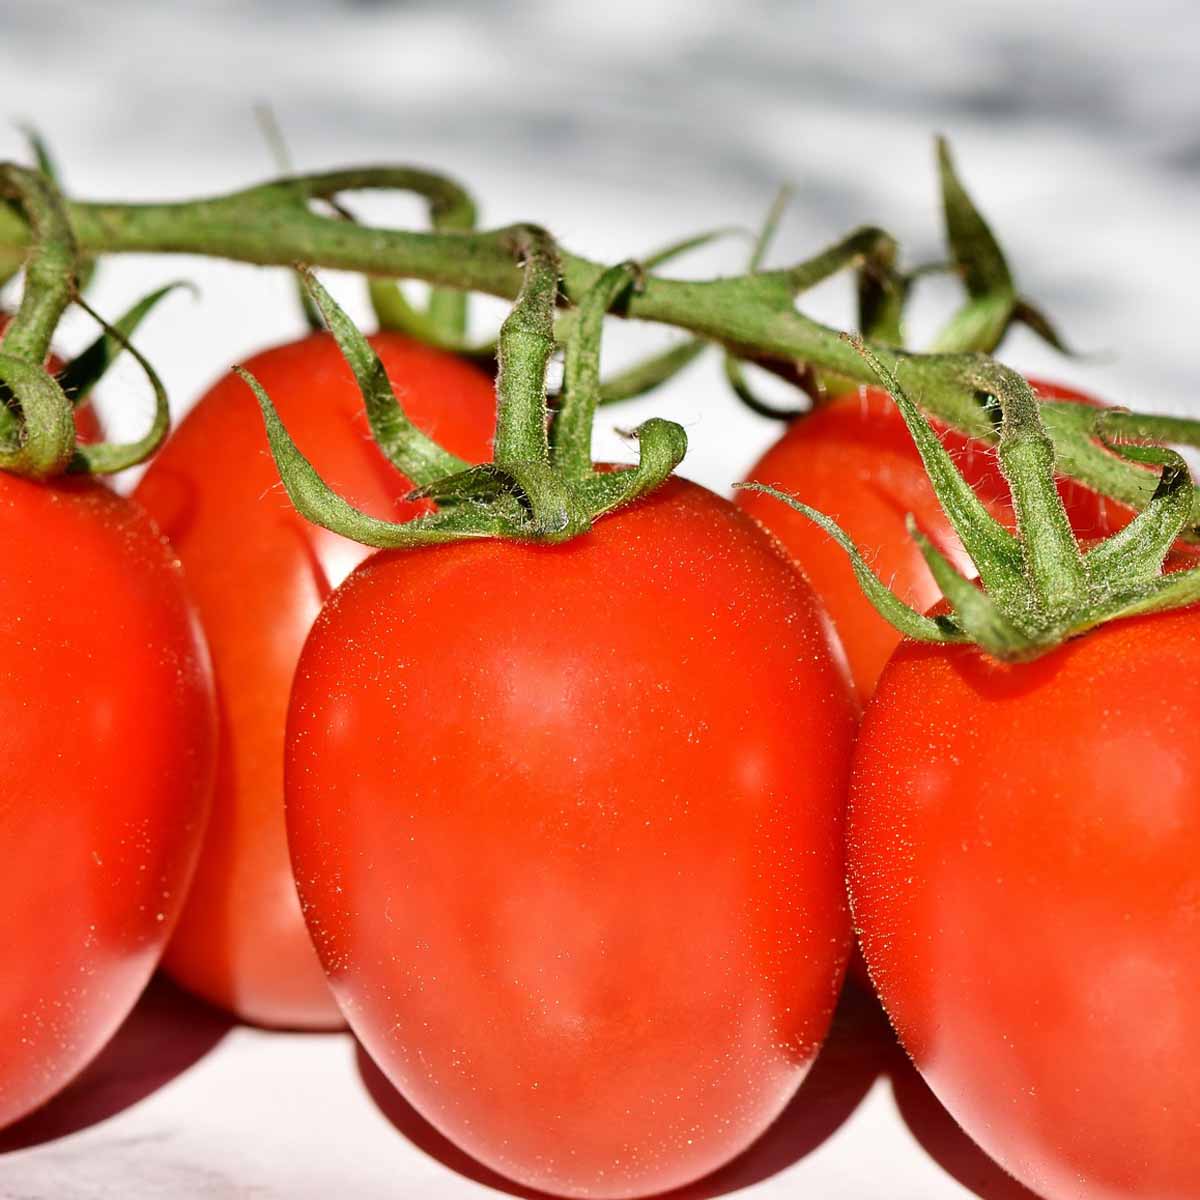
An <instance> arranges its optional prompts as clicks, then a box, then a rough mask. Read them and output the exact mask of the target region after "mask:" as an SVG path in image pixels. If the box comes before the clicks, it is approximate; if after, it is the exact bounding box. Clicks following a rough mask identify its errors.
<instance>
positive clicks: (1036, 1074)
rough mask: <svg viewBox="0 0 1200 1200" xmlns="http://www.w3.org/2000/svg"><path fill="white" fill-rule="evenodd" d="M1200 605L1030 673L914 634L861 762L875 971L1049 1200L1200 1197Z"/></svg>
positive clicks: (1131, 623)
mask: <svg viewBox="0 0 1200 1200" xmlns="http://www.w3.org/2000/svg"><path fill="white" fill-rule="evenodd" d="M1198 716H1200V610H1197V609H1195V608H1193V609H1189V610H1185V611H1182V612H1179V613H1173V614H1168V615H1156V616H1152V617H1142V618H1136V619H1131V620H1128V621H1123V622H1119V623H1117V624H1113V625H1110V626H1106V627H1104V628H1102V629H1100V630H1096V631H1093V632H1092V633H1089V634H1087V635H1086V636H1084V637H1081V638H1078V639H1075V640H1073V641H1070V642H1068V643H1066V644H1065V645H1064V646H1062V647H1060V648H1059V649H1057V650H1055V651H1053V652H1051V653H1050V654H1047V655H1046V656H1044V657H1043V658H1040V659H1038V660H1036V661H1034V662H1030V663H1024V664H1019V665H1009V666H1005V665H1001V664H998V663H996V662H994V661H989V660H987V659H986V657H985V656H984V655H982V654H981V653H980V652H979V651H977V650H975V649H974V648H970V647H932V646H918V645H916V644H913V643H910V642H906V643H904V644H903V645H902V646H901V648H900V649H899V651H898V652H897V653H896V655H895V657H894V658H893V659H892V660H891V662H889V664H888V665H887V667H886V668H885V669H884V672H883V674H882V675H881V677H880V680H879V686H878V689H877V691H876V693H875V695H874V697H873V699H872V700H871V703H870V704H869V705H868V708H867V712H866V716H865V719H864V722H863V725H862V729H861V733H860V736H859V740H858V744H857V749H856V753H855V759H854V766H853V777H852V787H851V811H850V818H849V829H848V840H849V875H850V887H851V896H852V902H853V908H854V914H855V924H856V927H857V929H858V933H859V940H860V944H861V946H862V948H863V952H864V954H865V956H866V959H867V963H868V965H869V967H870V969H871V974H872V978H873V979H874V982H875V985H876V988H877V990H878V992H879V995H880V997H881V999H882V1000H883V1003H884V1006H885V1008H886V1009H887V1011H888V1013H889V1014H890V1016H891V1018H892V1020H893V1022H894V1024H895V1026H896V1029H897V1031H898V1033H899V1034H900V1037H901V1040H902V1041H903V1043H904V1045H905V1047H906V1049H907V1050H908V1051H909V1053H910V1054H911V1055H912V1057H913V1059H914V1061H915V1062H916V1064H917V1066H918V1067H919V1068H920V1070H921V1072H922V1074H924V1076H925V1078H926V1080H927V1081H928V1082H929V1084H930V1086H931V1087H932V1088H933V1090H934V1091H935V1092H936V1093H937V1095H938V1097H939V1099H940V1100H941V1101H942V1103H943V1104H945V1106H946V1107H947V1108H948V1109H949V1111H950V1112H951V1114H952V1115H953V1116H954V1117H955V1119H956V1120H957V1121H958V1122H959V1123H960V1124H961V1125H962V1126H963V1128H964V1129H965V1130H966V1131H967V1132H968V1133H969V1134H970V1135H971V1136H972V1137H974V1138H975V1139H976V1140H977V1141H978V1142H979V1143H980V1145H982V1146H983V1148H984V1149H985V1150H987V1151H988V1153H990V1154H991V1155H992V1156H993V1157H995V1158H996V1159H997V1161H998V1162H1000V1164H1001V1165H1002V1166H1004V1167H1005V1168H1007V1169H1008V1170H1009V1171H1010V1172H1011V1173H1012V1174H1014V1175H1016V1176H1017V1177H1018V1178H1019V1179H1020V1180H1022V1182H1024V1183H1026V1184H1028V1185H1029V1186H1030V1187H1031V1188H1033V1189H1034V1190H1035V1191H1036V1192H1037V1193H1038V1195H1040V1196H1043V1197H1045V1198H1046V1200H1083V1198H1084V1197H1086V1198H1087V1200H1131V1198H1133V1197H1144V1198H1146V1200H1151V1198H1152V1200H1184V1198H1185V1197H1195V1196H1197V1195H1200V1022H1197V1021H1196V1019H1195V1018H1196V997H1197V996H1198V995H1200V936H1198V935H1200V739H1197V737H1196V733H1195V729H1196V722H1197V718H1198Z"/></svg>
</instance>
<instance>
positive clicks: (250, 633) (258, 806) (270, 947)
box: [136, 334, 496, 1028]
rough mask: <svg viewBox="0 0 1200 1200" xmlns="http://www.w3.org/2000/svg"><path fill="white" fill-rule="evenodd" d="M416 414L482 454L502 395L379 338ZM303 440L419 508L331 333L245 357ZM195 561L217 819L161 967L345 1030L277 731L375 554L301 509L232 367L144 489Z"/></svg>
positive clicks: (251, 1015) (467, 369) (186, 562)
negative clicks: (308, 887) (212, 720)
mask: <svg viewBox="0 0 1200 1200" xmlns="http://www.w3.org/2000/svg"><path fill="white" fill-rule="evenodd" d="M371 341H372V343H373V345H374V346H375V349H376V351H377V352H378V353H379V354H380V356H381V358H382V360H383V363H384V366H385V367H386V369H387V371H388V375H389V377H390V378H391V379H392V381H393V383H394V385H395V387H396V391H397V394H398V395H399V396H400V398H401V400H402V401H403V403H404V405H405V407H406V409H407V411H408V413H409V415H410V416H411V417H412V419H413V420H414V421H415V422H416V423H417V424H418V425H420V426H421V427H422V428H424V429H425V430H426V431H427V432H429V433H431V434H433V435H434V436H435V437H437V438H438V439H439V440H440V441H441V442H442V443H443V444H444V445H445V446H446V447H447V449H449V450H452V451H454V452H456V453H458V454H459V455H461V456H463V457H465V458H470V459H472V460H473V461H479V460H481V459H483V458H486V457H488V451H489V442H490V438H491V434H492V429H493V426H494V420H495V417H494V413H495V403H496V400H495V393H494V391H493V387H492V382H491V380H490V379H489V378H488V377H487V376H486V375H485V374H484V373H483V372H481V371H478V370H477V369H475V368H474V367H472V366H470V365H469V364H467V363H465V362H463V361H462V360H460V359H457V358H454V357H453V356H451V355H448V354H444V353H442V352H440V351H436V350H432V349H430V348H428V347H426V346H422V345H420V344H419V343H417V342H413V341H411V340H409V339H407V338H403V337H400V336H398V335H396V334H380V335H377V336H376V337H374V338H372V339H371ZM246 365H247V367H248V368H249V369H250V370H251V371H252V372H253V373H254V374H255V375H256V376H257V377H258V378H259V379H260V380H261V381H262V382H263V384H264V385H265V386H266V388H267V390H268V391H269V392H270V394H271V396H272V398H273V399H274V401H275V403H276V405H277V407H278V409H279V412H280V414H281V415H282V417H283V420H284V421H285V422H286V423H287V426H288V429H289V430H290V431H291V433H292V435H293V436H294V437H295V439H296V441H297V443H298V444H299V446H300V448H301V449H302V450H303V451H304V452H305V453H306V454H307V455H308V456H309V458H310V459H311V460H312V462H313V463H314V464H315V466H316V467H317V469H318V470H319V471H321V472H322V473H323V474H324V475H325V476H326V478H327V479H328V480H329V482H330V483H331V484H332V485H333V486H334V487H335V488H336V489H337V490H338V491H339V492H341V493H342V494H343V495H345V496H347V497H348V498H349V499H351V500H352V501H353V502H354V503H355V504H357V505H359V506H360V507H362V508H365V509H366V510H367V511H369V512H371V513H373V514H374V515H375V516H378V517H387V518H392V519H402V518H404V517H411V516H414V515H416V513H417V512H419V511H421V510H420V508H419V507H418V506H417V505H416V504H413V503H406V502H405V501H404V499H403V497H404V495H405V493H406V492H408V491H409V490H410V487H411V485H410V484H409V483H408V482H407V481H406V480H405V479H404V478H403V477H402V476H401V475H399V474H398V473H397V472H396V471H395V470H394V469H393V468H392V467H391V466H390V465H389V464H388V463H387V461H386V460H385V459H384V457H383V455H382V454H381V453H380V451H379V450H378V449H377V447H376V446H375V443H374V442H373V441H372V439H371V432H370V429H369V427H368V425H367V422H366V417H365V414H364V411H363V402H362V398H361V396H360V394H359V391H358V388H357V386H356V385H355V382H354V377H353V376H352V374H351V373H350V369H349V367H347V365H346V363H345V362H344V361H343V359H342V356H341V355H340V354H339V352H338V350H337V347H336V345H335V344H334V342H333V340H332V338H330V337H328V336H327V335H316V336H312V337H307V338H304V339H302V340H301V341H298V342H294V343H291V344H289V345H285V346H279V347H276V348H274V349H272V350H267V351H266V352H265V353H262V354H259V355H257V356H256V357H255V358H253V359H251V360H250V361H249V362H248V363H247V364H246ZM136 496H137V499H138V500H139V501H141V502H142V503H143V504H144V505H145V506H146V507H147V508H148V509H149V510H150V512H151V513H152V514H153V515H154V517H155V518H156V519H157V520H158V522H159V524H160V525H161V526H162V528H163V530H164V532H165V533H166V534H167V536H168V538H169V539H170V540H171V544H172V545H173V546H174V547H175V549H176V551H177V552H178V554H179V556H180V558H181V559H182V561H183V567H184V573H185V575H186V576H187V580H188V585H189V587H190V588H191V591H192V593H193V595H194V597H195V600H196V604H197V607H198V608H199V610H200V616H201V619H202V620H203V623H204V627H205V632H206V633H207V635H208V640H209V645H210V646H211V649H212V655H213V662H214V666H215V670H216V677H217V689H218V700H219V705H220V717H221V734H222V740H221V747H220V759H219V768H218V775H217V791H216V798H215V802H214V808H213V818H212V822H211V824H210V827H209V833H208V836H207V839H206V841H205V847H204V853H203V856H202V858H201V862H200V867H199V870H198V871H197V873H196V880H195V884H194V885H193V888H192V892H191V896H190V899H189V902H188V906H187V908H186V910H185V912H184V915H183V919H182V920H181V922H180V925H179V929H178V931H177V932H176V935H175V938H174V940H173V941H172V943H171V946H170V948H169V950H168V952H167V957H166V962H165V965H166V968H167V970H168V971H169V972H170V974H171V975H172V976H173V977H174V978H175V979H176V980H178V982H179V983H181V984H182V985H183V986H184V987H186V988H189V989H190V990H191V991H193V992H196V993H197V994H198V995H200V996H203V997H204V998H205V999H206V1000H209V1001H211V1002H212V1003H215V1004H218V1005H220V1006H221V1007H223V1008H226V1009H229V1010H231V1011H233V1012H235V1013H237V1014H238V1015H239V1016H241V1017H242V1018H244V1019H245V1020H248V1021H253V1022H256V1023H258V1024H262V1025H271V1026H285V1027H298V1028H306V1027H307V1028H322V1027H333V1026H337V1025H340V1024H341V1023H342V1018H341V1016H340V1014H339V1013H338V1010H337V1006H336V1005H335V1004H334V1002H333V999H332V997H331V996H330V994H329V988H328V985H327V984H326V982H325V977H324V975H323V974H322V972H321V969H320V966H319V964H318V962H317V959H316V956H315V955H314V954H313V950H312V945H311V943H310V941H309V938H308V935H307V933H306V932H305V929H304V922H303V920H302V918H301V916H300V906H299V904H298V903H297V900H296V889H295V884H294V883H293V881H292V873H291V867H290V864H289V862H288V856H287V839H286V833H285V829H284V820H283V730H284V718H285V716H286V712H287V702H288V693H289V691H290V689H291V685H292V674H293V671H294V670H295V666H296V659H297V658H298V657H299V654H300V647H301V646H302V645H303V643H304V638H305V636H306V635H307V633H308V630H309V628H310V626H311V625H312V622H313V619H314V618H315V617H316V615H317V612H318V610H319V609H320V607H321V604H322V602H323V601H324V600H325V597H326V596H327V595H328V594H329V592H330V591H331V590H332V588H333V587H334V586H336V585H337V584H338V583H339V582H341V580H342V579H343V578H344V577H345V575H346V574H347V573H348V572H349V571H350V569H351V568H352V567H353V566H354V565H355V564H356V563H358V562H359V561H360V560H361V559H362V558H363V557H364V556H365V555H366V554H367V553H368V550H367V549H366V548H365V547H363V546H360V545H358V544H357V543H355V542H351V541H348V540H346V539H345V538H342V537H338V536H337V535H336V534H332V533H329V532H327V531H326V530H324V529H318V528H317V527H316V526H313V525H310V524H308V522H306V521H304V520H303V519H302V518H301V517H299V516H298V515H297V514H296V512H295V510H294V509H293V508H292V506H291V503H290V501H289V500H288V498H287V496H286V494H285V493H284V491H283V487H282V485H281V484H280V482H279V476H278V473H277V472H276V470H275V465H274V463H273V462H272V461H271V455H270V453H269V451H268V449H267V441H266V436H265V434H264V433H263V427H262V420H261V418H260V416H259V413H258V409H257V407H256V405H255V404H254V401H253V399H252V397H251V396H250V394H249V393H248V392H247V390H246V386H245V384H243V383H242V382H241V381H240V380H239V379H237V378H236V377H235V376H233V375H230V376H228V377H227V378H226V379H224V380H222V381H221V382H219V383H218V384H217V385H216V386H215V387H214V388H212V390H211V391H209V392H208V393H207V395H205V396H204V397H203V398H202V399H201V400H200V402H199V403H198V404H197V405H196V407H195V408H194V409H193V410H192V411H191V412H190V413H189V414H188V416H187V417H186V418H185V419H184V421H183V422H182V423H181V424H180V426H179V428H178V429H177V430H176V431H175V433H174V435H173V436H172V437H171V439H170V440H169V441H168V443H167V445H166V446H165V447H164V449H163V450H162V452H161V453H160V454H159V455H158V457H157V458H156V459H155V460H154V462H153V464H152V465H151V467H150V469H149V471H147V473H146V475H145V477H144V479H143V480H142V483H141V485H140V486H139V487H138V489H137V492H136Z"/></svg>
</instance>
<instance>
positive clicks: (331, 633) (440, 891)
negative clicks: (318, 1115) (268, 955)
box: [287, 480, 853, 1197]
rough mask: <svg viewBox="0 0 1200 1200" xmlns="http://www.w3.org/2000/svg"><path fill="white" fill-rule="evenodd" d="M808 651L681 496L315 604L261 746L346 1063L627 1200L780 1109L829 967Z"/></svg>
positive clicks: (824, 680)
mask: <svg viewBox="0 0 1200 1200" xmlns="http://www.w3.org/2000/svg"><path fill="white" fill-rule="evenodd" d="M596 614H603V616H604V617H606V618H608V619H607V620H606V621H605V623H604V626H603V631H602V632H601V631H600V630H599V629H597V628H596V627H595V626H594V625H593V624H592V622H593V620H594V618H595V616H596ZM827 638H828V635H827V631H826V627H825V625H824V622H823V618H822V614H821V613H820V610H819V608H818V606H817V605H816V603H815V601H814V600H813V597H812V595H811V592H810V590H809V589H808V587H807V585H806V584H805V583H804V581H803V579H802V578H801V577H800V575H799V573H798V572H796V571H794V570H793V569H792V568H791V566H790V565H789V564H788V563H787V561H786V560H785V558H784V557H783V556H782V555H781V554H779V553H778V551H777V549H776V548H775V547H774V546H773V545H772V544H771V542H770V540H769V539H767V538H764V537H763V536H762V535H761V533H760V532H759V531H758V530H757V529H756V528H755V527H754V525H753V523H752V522H750V521H749V520H748V519H746V518H744V517H742V516H740V515H739V514H738V513H737V510H736V509H734V508H733V506H732V505H730V504H729V503H728V502H726V501H724V500H721V499H720V498H719V497H716V496H714V495H713V494H712V493H710V492H707V491H705V490H704V489H702V488H699V487H697V486H695V485H693V484H689V483H686V482H683V481H681V480H674V481H671V482H669V483H668V484H667V485H665V486H664V487H663V488H661V489H660V490H659V491H658V492H656V493H655V494H654V495H653V496H651V497H650V498H648V499H647V500H645V501H643V502H640V503H638V504H636V505H634V506H631V507H630V508H628V509H625V510H623V511H621V512H619V513H617V514H614V515H611V516H609V517H606V518H605V519H604V520H602V521H600V522H599V523H598V524H597V525H596V527H595V528H594V529H593V530H592V531H591V532H590V533H589V534H587V535H586V536H584V537H582V538H579V539H577V540H575V541H573V542H571V543H569V544H567V545H563V546H557V547H547V546H516V545H512V544H501V543H496V542H473V543H459V544H455V545H450V546H441V547H437V548H431V549H422V550H417V551H409V552H406V553H396V552H385V553H381V554H378V555H376V556H375V557H373V558H371V559H369V560H368V561H367V562H366V563H364V564H363V565H362V566H361V567H359V568H358V569H357V570H356V571H355V572H354V574H353V575H351V576H350V578H349V579H348V580H347V582H346V583H345V584H344V585H343V586H342V587H341V588H340V589H339V590H338V591H337V592H336V593H335V594H334V595H333V597H332V598H331V599H330V601H329V602H328V604H326V606H325V608H324V610H323V611H322V613H321V616H320V617H319V618H318V620H317V623H316V625H315V626H314V628H313V632H312V634H311V635H310V637H309V640H308V642H307V644H306V645H305V648H304V653H303V655H302V657H301V662H300V666H299V669H298V670H297V675H296V684H295V688H294V691H293V697H292V707H291V711H290V715H289V724H288V758H287V817H288V832H289V840H290V845H291V851H292V857H293V863H294V866H295V870H296V880H297V886H298V889H299V892H300V896H301V900H302V903H303V905H304V909H305V915H306V918H307V920H308V922H309V927H310V929H311V931H312V934H313V939H314V942H315V944H316V946H317V949H318V952H319V953H320V955H321V958H322V960H323V962H324V964H325V967H326V970H327V971H328V972H329V975H330V978H331V980H332V984H333V988H334V991H335V993H336V994H337V997H338V1000H339V1002H340V1003H341V1005H342V1008H343V1010H344V1011H345V1013H346V1016H347V1019H348V1021H349V1022H350V1025H351V1027H352V1028H353V1030H354V1032H355V1033H356V1034H357V1036H358V1037H359V1039H360V1040H361V1041H362V1043H363V1045H364V1046H365V1047H366V1048H367V1050H368V1051H369V1052H370V1053H371V1055H372V1056H373V1057H374V1059H375V1060H376V1062H377V1063H378V1064H379V1065H380V1066H381V1067H382V1069H383V1070H384V1072H385V1073H386V1074H387V1075H388V1076H389V1078H390V1079H391V1080H392V1082H393V1083H394V1084H395V1085H396V1086H397V1087H398V1088H399V1089H400V1090H401V1091H402V1092H403V1093H404V1095H405V1097H406V1098H407V1099H408V1100H409V1101H410V1102H411V1103H412V1104H413V1105H414V1106H415V1107H416V1108H417V1109H418V1110H419V1111H421V1112H422V1113H423V1114H424V1115H425V1116H426V1117H427V1118H428V1119H429V1120H430V1121H431V1122H432V1123H433V1124H434V1125H435V1126H437V1127H438V1128H439V1129H440V1130H441V1131H442V1132H443V1133H444V1134H446V1135H447V1136H448V1137H450V1138H451V1139H452V1140H453V1141H455V1142H456V1143H457V1144H458V1145H459V1146H461V1147H462V1148H463V1149H464V1150H466V1151H468V1152H469V1153H471V1154H473V1155H474V1156H475V1157H477V1158H478V1159H479V1160H480V1161H482V1162H484V1163H485V1164H487V1165H488V1166H490V1167H492V1168H493V1169H495V1170H497V1171H500V1172H501V1173H503V1174H505V1175H507V1176H509V1177H511V1178H514V1179H517V1180H519V1181H521V1182H523V1183H525V1184H528V1185H530V1186H533V1187H537V1188H540V1189H543V1190H545V1191H549V1192H552V1193H555V1194H561V1195H570V1196H592V1197H622V1196H642V1195H647V1194H650V1193H657V1192H659V1191H663V1190H666V1189H668V1188H672V1187H675V1186H678V1185H680V1184H683V1183H685V1182H687V1181H688V1180H690V1179H693V1178H696V1177H699V1176H701V1175H704V1174H706V1173H708V1172H709V1171H711V1170H713V1169H715V1168H716V1167H718V1166H719V1165H720V1164H721V1163H723V1162H725V1161H727V1160H728V1159H730V1158H732V1157H733V1156H734V1155H736V1154H737V1153H738V1152H740V1151H741V1150H742V1149H743V1148H744V1147H745V1146H746V1145H747V1144H749V1142H750V1141H752V1140H753V1139H754V1138H755V1137H756V1136H757V1135H758V1134H760V1133H761V1132H762V1131H763V1129H764V1128H765V1127H766V1126H767V1125H768V1124H769V1123H770V1121H771V1120H772V1119H773V1118H774V1117H775V1116H776V1115H777V1113H778V1112H779V1111H780V1109H781V1108H782V1107H783V1105H784V1104H785V1103H786V1101H787V1100H788V1098H789V1097H790V1096H791V1095H792V1093H793V1092H794V1091H795V1089H796V1087H797V1086H798V1084H799V1083H800V1080H801V1079H802V1077H803V1076H804V1074H805V1072H806V1070H807V1068H808V1066H809V1065H810V1063H811V1062H812V1059H813V1057H814V1056H815V1053H816V1050H817V1047H818V1045H819V1044H820V1042H821V1040H822V1038H823V1037H824V1034H825V1032H826V1030H827V1028H828V1023H829V1019H830V1015H831V1011H832V1008H833V1004H834V1001H835V998H836V993H837V990H838V986H839V983H840V978H841V974H842V970H843V968H844V963H845V958H846V955H847V952H848V949H849V929H848V923H847V919H846V907H845V902H844V864H843V848H842V810H843V807H844V800H845V791H844V789H845V786H846V783H845V771H846V764H847V761H848V747H849V741H850V737H851V729H852V724H853V715H852V709H851V705H850V700H849V694H848V688H847V683H846V680H845V676H844V675H843V673H842V671H841V669H840V667H839V666H838V665H837V663H836V662H835V660H834V657H833V654H832V651H831V649H830V646H829V642H828V640H827Z"/></svg>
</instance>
